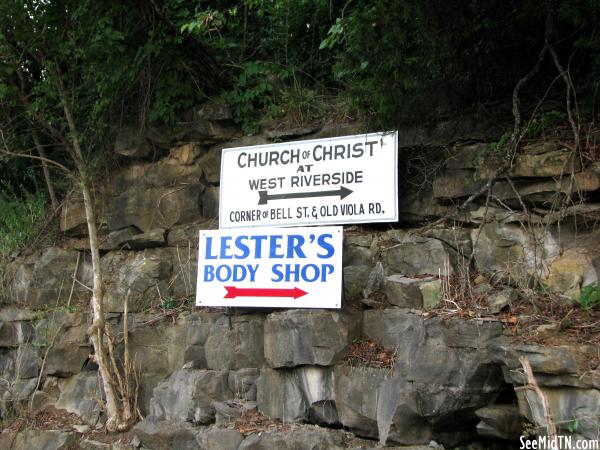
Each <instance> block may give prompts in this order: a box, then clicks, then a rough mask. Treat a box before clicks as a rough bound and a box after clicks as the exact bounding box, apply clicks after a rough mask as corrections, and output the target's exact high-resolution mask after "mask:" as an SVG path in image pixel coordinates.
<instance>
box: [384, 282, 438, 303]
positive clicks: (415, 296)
mask: <svg viewBox="0 0 600 450" xmlns="http://www.w3.org/2000/svg"><path fill="white" fill-rule="evenodd" d="M426 280H433V277H428V278H426ZM422 281H423V279H422V278H408V277H405V276H402V275H390V276H388V277H387V278H386V280H385V294H386V297H387V301H388V302H389V303H391V304H392V305H395V306H399V307H401V308H414V309H420V308H422V307H423V295H422V294H421V290H420V289H419V284H420V283H421V282H422Z"/></svg>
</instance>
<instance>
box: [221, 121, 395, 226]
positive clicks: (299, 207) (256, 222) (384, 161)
mask: <svg viewBox="0 0 600 450" xmlns="http://www.w3.org/2000/svg"><path fill="white" fill-rule="evenodd" d="M397 220H398V137H397V132H390V133H372V134H361V135H356V136H346V137H336V138H328V139H316V140H309V141H297V142H285V143H281V144H270V145H258V146H253V147H238V148H227V149H223V153H222V157H221V192H220V205H219V228H221V229H223V228H237V227H258V226H293V225H326V224H344V223H364V222H394V221H397Z"/></svg>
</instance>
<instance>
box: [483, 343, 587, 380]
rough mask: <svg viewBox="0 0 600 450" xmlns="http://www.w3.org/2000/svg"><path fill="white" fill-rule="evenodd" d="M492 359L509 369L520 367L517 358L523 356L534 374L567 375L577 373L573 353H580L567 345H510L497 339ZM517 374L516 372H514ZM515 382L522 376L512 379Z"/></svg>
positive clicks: (579, 350)
mask: <svg viewBox="0 0 600 450" xmlns="http://www.w3.org/2000/svg"><path fill="white" fill-rule="evenodd" d="M495 350H496V351H494V352H493V353H492V355H493V360H495V361H498V362H501V363H502V364H503V365H504V366H506V367H507V368H509V369H513V370H512V371H511V372H514V370H515V369H520V368H521V363H520V361H519V358H522V357H525V358H527V359H528V360H529V363H530V364H531V368H532V369H533V372H534V374H536V375H537V374H540V373H543V374H550V375H562V374H565V375H569V374H578V373H579V368H578V365H577V360H576V358H575V356H574V354H577V353H580V352H581V349H579V348H575V349H570V348H569V347H567V346H562V347H544V346H542V345H535V344H518V345H511V344H510V343H505V342H502V341H499V342H498V344H497V345H496V346H495ZM514 375H515V376H517V374H516V373H515V374H514ZM512 381H513V382H515V383H520V382H523V381H524V380H523V378H522V377H520V376H519V377H518V378H516V379H513V380H512Z"/></svg>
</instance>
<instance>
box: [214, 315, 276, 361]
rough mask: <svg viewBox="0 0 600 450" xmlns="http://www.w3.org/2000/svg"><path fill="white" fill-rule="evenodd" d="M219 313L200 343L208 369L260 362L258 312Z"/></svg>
mask: <svg viewBox="0 0 600 450" xmlns="http://www.w3.org/2000/svg"><path fill="white" fill-rule="evenodd" d="M229 320H230V319H229V318H228V317H225V316H221V317H219V318H218V319H217V320H215V321H214V322H213V323H212V324H211V328H210V334H209V336H208V338H207V339H206V342H205V344H204V347H205V353H206V361H207V365H208V367H210V368H212V369H242V368H245V367H250V368H251V367H255V368H256V367H261V366H262V365H263V361H264V359H263V358H264V357H263V341H264V340H265V338H264V337H263V323H264V319H263V318H262V317H261V316H249V315H248V316H237V317H234V318H233V319H232V320H231V325H232V326H231V328H230V327H229Z"/></svg>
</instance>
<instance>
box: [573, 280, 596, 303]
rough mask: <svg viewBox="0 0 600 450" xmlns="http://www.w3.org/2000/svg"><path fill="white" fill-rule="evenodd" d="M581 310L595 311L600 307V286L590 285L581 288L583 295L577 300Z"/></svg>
mask: <svg viewBox="0 0 600 450" xmlns="http://www.w3.org/2000/svg"><path fill="white" fill-rule="evenodd" d="M577 301H578V302H579V305H580V306H581V309H594V308H598V307H600V285H598V283H593V284H588V285H587V286H584V287H582V288H581V295H580V296H579V299H578V300H577Z"/></svg>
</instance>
